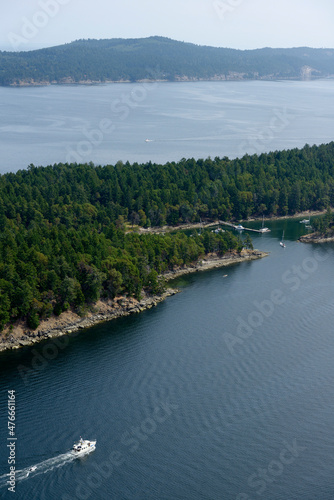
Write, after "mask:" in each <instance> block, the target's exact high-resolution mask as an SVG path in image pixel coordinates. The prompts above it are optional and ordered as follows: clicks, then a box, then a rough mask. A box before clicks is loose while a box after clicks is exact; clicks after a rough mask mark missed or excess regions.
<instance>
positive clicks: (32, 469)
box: [28, 465, 37, 473]
mask: <svg viewBox="0 0 334 500" xmlns="http://www.w3.org/2000/svg"><path fill="white" fill-rule="evenodd" d="M36 469H37V467H36V465H33V466H32V467H29V469H28V473H30V472H34V470H36Z"/></svg>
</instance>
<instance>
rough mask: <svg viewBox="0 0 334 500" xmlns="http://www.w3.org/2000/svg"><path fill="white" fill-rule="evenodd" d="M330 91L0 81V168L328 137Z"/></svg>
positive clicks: (305, 85)
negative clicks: (31, 84) (11, 83)
mask: <svg viewBox="0 0 334 500" xmlns="http://www.w3.org/2000/svg"><path fill="white" fill-rule="evenodd" d="M333 98H334V81H333V80H328V81H310V82H296V81H291V82H290V81H283V82H253V81H250V82H198V83H151V84H111V85H110V84H109V85H103V86H90V87H84V86H49V87H42V88H21V89H13V88H3V87H1V88H0V106H1V123H0V147H1V162H0V173H3V172H6V171H15V170H17V169H20V168H26V167H27V166H28V165H29V164H30V163H33V164H35V165H50V164H54V163H58V162H65V161H69V162H73V161H77V162H89V161H93V162H94V163H96V164H114V163H116V162H117V161H118V160H122V161H127V160H128V161H130V162H131V163H132V162H136V161H137V162H139V163H141V162H146V161H149V160H151V161H154V162H159V163H165V162H167V161H173V160H174V161H178V160H180V159H181V158H190V157H194V158H207V157H208V156H211V157H212V158H214V157H215V156H219V157H223V156H229V157H236V156H241V155H243V154H245V153H246V152H248V153H250V154H253V153H261V152H264V151H272V150H277V149H284V148H293V147H302V146H304V144H305V143H308V144H320V143H324V142H329V141H331V140H332V139H333V136H334V111H333V108H332V107H331V106H330V103H331V102H333ZM146 139H148V140H149V141H150V142H145V141H146Z"/></svg>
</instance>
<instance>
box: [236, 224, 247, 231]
mask: <svg viewBox="0 0 334 500" xmlns="http://www.w3.org/2000/svg"><path fill="white" fill-rule="evenodd" d="M234 227H235V229H238V231H242V230H243V229H245V228H244V226H242V225H241V224H238V225H237V226H234Z"/></svg>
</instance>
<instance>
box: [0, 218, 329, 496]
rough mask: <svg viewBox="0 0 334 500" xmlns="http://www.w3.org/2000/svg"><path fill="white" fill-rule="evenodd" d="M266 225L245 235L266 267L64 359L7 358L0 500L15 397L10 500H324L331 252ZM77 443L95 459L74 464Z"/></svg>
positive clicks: (212, 286) (205, 276)
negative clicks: (84, 443)
mask: <svg viewBox="0 0 334 500" xmlns="http://www.w3.org/2000/svg"><path fill="white" fill-rule="evenodd" d="M253 224H255V225H256V223H253ZM257 224H258V225H259V223H257ZM269 226H270V227H271V229H272V231H271V233H268V234H266V235H262V236H261V235H257V234H255V236H254V242H255V246H256V247H257V248H260V249H264V250H268V251H269V252H270V255H269V257H267V258H265V259H262V260H259V261H253V262H250V263H242V264H238V265H234V266H232V267H229V268H224V269H221V270H215V271H209V272H205V273H199V274H196V275H191V276H188V277H186V278H182V279H179V280H178V281H177V284H178V286H179V287H181V289H182V293H180V294H178V295H176V296H174V297H171V298H169V299H167V300H166V301H165V302H164V303H162V304H160V305H159V306H158V307H156V308H155V309H153V310H150V311H146V312H144V313H143V314H140V315H136V316H133V317H129V318H124V319H120V320H116V321H113V322H110V323H106V324H104V325H100V326H96V327H94V328H92V329H90V330H87V331H84V332H82V333H81V334H80V336H77V337H75V338H69V339H67V340H66V342H68V345H66V343H65V345H64V344H55V343H54V342H47V343H44V344H41V345H38V346H37V347H36V346H35V348H34V349H25V350H22V351H20V352H15V353H11V354H2V355H1V356H0V361H1V379H0V388H1V391H0V394H1V400H0V404H1V408H2V411H1V417H0V428H1V430H2V434H1V435H2V442H1V450H2V451H1V459H0V476H1V477H0V495H1V494H2V495H3V496H2V498H12V497H11V494H10V493H8V492H6V488H5V481H6V477H4V476H3V475H4V474H6V473H7V472H8V465H7V456H8V452H7V450H6V437H7V422H6V406H7V391H8V390H10V389H11V390H15V391H16V417H17V420H16V436H17V442H16V450H17V461H18V468H19V469H20V470H21V472H20V473H19V474H18V476H17V477H18V479H19V480H18V482H17V485H16V498H19V499H30V500H35V499H36V500H40V499H41V500H44V499H45V500H59V499H62V500H68V499H94V500H104V499H109V498H112V499H115V500H125V499H126V500H157V499H159V500H160V499H161V500H170V499H173V500H194V499H195V500H247V499H248V500H250V499H251V500H253V499H256V498H264V499H271V500H286V499H289V500H300V499H303V500H331V499H332V498H333V495H334V480H333V477H334V474H333V473H334V465H333V460H332V455H333V447H334V420H333V411H334V384H333V380H334V364H333V357H334V337H333V322H332V318H333V314H334V301H333V282H334V267H333V258H334V246H333V245H331V244H327V245H324V246H321V247H316V246H313V245H305V244H301V243H298V242H297V241H296V238H297V237H298V236H299V235H300V234H301V232H302V231H305V228H304V226H303V225H301V224H299V222H297V221H277V222H273V223H271V224H269ZM283 229H284V230H285V236H286V243H287V247H286V248H285V249H282V248H281V247H280V246H279V240H280V238H281V235H282V231H283ZM226 274H227V276H225V277H224V275H226ZM63 342H64V341H63ZM80 435H82V436H83V437H87V438H90V439H92V438H96V439H97V448H96V451H95V452H94V453H92V454H91V455H89V456H87V457H85V458H84V459H82V460H78V459H77V460H73V459H72V457H71V456H70V455H69V453H68V451H69V449H70V447H71V445H72V443H73V442H74V441H75V440H76V439H78V437H79V436H80ZM36 464H37V469H36V471H34V472H31V473H30V474H29V475H28V474H27V472H28V471H27V468H28V467H30V466H32V465H36Z"/></svg>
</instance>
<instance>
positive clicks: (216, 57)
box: [0, 36, 334, 86]
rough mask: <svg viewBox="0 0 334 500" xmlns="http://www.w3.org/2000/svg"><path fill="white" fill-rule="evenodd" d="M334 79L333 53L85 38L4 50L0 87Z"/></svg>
mask: <svg viewBox="0 0 334 500" xmlns="http://www.w3.org/2000/svg"><path fill="white" fill-rule="evenodd" d="M333 76H334V49H327V48H324V49H318V48H316V49H314V48H310V47H293V48H289V49H284V48H270V47H264V48H261V49H247V50H240V49H232V48H223V47H211V46H206V45H196V44H193V43H189V42H181V41H175V40H172V39H170V38H165V37H159V36H152V37H148V38H128V39H123V38H112V39H101V40H96V39H87V40H85V39H81V40H76V41H74V42H71V43H67V44H63V45H58V46H55V47H49V48H44V49H38V50H32V51H26V52H8V51H1V52H0V85H2V86H8V85H9V86H18V85H45V84H51V83H53V84H55V83H57V84H68V83H104V82H137V81H143V80H149V81H155V80H165V81H198V80H275V79H311V78H330V77H333Z"/></svg>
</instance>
